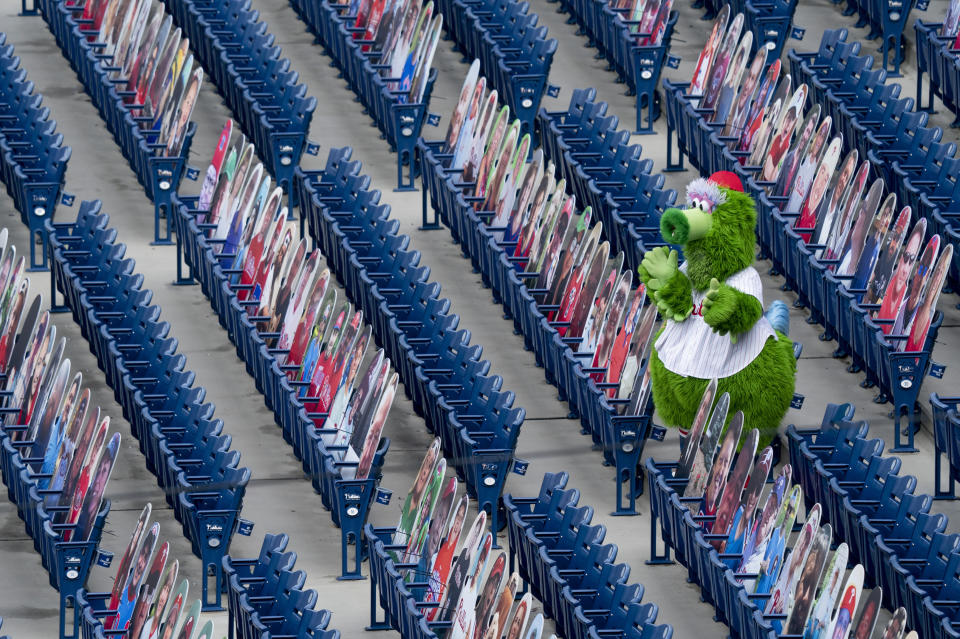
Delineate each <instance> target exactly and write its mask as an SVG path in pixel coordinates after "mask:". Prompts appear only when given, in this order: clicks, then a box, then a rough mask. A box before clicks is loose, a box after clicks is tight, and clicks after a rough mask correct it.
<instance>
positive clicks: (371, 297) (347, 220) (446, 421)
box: [297, 148, 525, 530]
mask: <svg viewBox="0 0 960 639" xmlns="http://www.w3.org/2000/svg"><path fill="white" fill-rule="evenodd" d="M351 153H352V150H351V149H350V148H344V149H333V150H331V151H330V155H329V157H328V160H327V166H326V168H324V169H323V170H321V171H311V172H304V171H302V170H300V169H298V173H297V186H298V189H299V190H300V203H301V215H303V216H304V217H305V218H306V220H307V226H308V229H309V233H310V236H311V237H312V238H313V240H314V244H315V245H316V246H317V247H318V248H320V250H321V252H322V253H323V255H324V256H326V259H327V265H328V267H329V268H330V270H331V272H332V273H334V274H335V275H336V276H337V278H338V280H339V281H340V282H341V283H342V284H343V286H344V288H345V289H346V292H347V296H348V298H349V299H350V300H351V301H352V302H353V303H354V304H355V306H356V307H357V308H358V309H360V310H362V311H363V313H364V317H366V318H367V319H368V320H369V321H370V322H371V324H372V325H373V335H374V338H375V339H376V340H377V342H378V343H379V344H380V345H381V346H382V347H383V348H384V350H385V352H386V355H387V357H389V358H390V361H391V362H392V364H393V366H394V367H395V368H396V369H397V372H398V373H399V374H400V380H401V381H402V382H403V386H404V389H405V391H406V393H407V396H408V397H410V399H411V400H412V401H413V407H414V410H415V411H416V412H417V414H419V415H422V416H423V417H424V419H425V421H426V425H427V428H428V429H429V430H430V431H431V432H433V433H434V434H436V435H437V436H438V437H440V440H441V443H442V446H443V451H444V454H445V455H446V456H447V458H448V460H449V466H452V467H453V468H455V469H456V471H457V475H458V477H459V478H460V480H461V481H464V482H465V483H466V486H467V491H468V492H469V494H470V495H471V497H473V498H474V499H476V500H477V501H478V506H479V507H480V508H481V509H485V510H487V511H488V513H489V516H490V517H491V524H492V526H493V529H494V530H497V529H498V528H499V527H500V526H501V525H502V524H503V519H502V514H501V513H500V509H501V508H502V507H501V506H500V496H501V494H502V492H503V486H504V483H505V482H506V478H507V474H508V472H510V470H511V469H512V466H513V454H514V449H515V448H516V444H517V438H518V437H519V434H520V427H521V425H522V424H523V419H524V416H525V411H524V409H523V408H519V407H513V401H514V394H513V392H511V391H508V390H504V389H503V388H502V384H503V380H502V378H501V377H500V376H499V375H493V374H491V373H490V362H489V361H487V360H484V359H481V357H482V351H483V349H482V347H481V346H480V345H479V344H472V345H471V344H470V331H469V330H466V329H458V328H457V326H458V324H459V322H460V318H459V316H457V315H454V314H453V313H451V309H450V302H449V300H447V299H444V298H441V297H440V285H439V284H438V283H437V282H430V281H429V277H430V267H429V266H426V265H421V264H420V253H419V251H412V250H409V249H408V248H407V247H408V245H409V242H410V238H409V237H408V236H406V235H401V234H400V233H399V226H400V223H399V222H398V221H397V220H395V219H390V217H389V215H390V207H389V205H386V204H380V203H379V200H380V192H379V191H377V190H372V189H371V188H370V178H369V177H368V176H365V175H361V173H360V171H361V164H360V162H359V161H356V160H351V159H350V156H351Z"/></svg>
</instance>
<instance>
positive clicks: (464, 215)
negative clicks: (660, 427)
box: [420, 141, 673, 513]
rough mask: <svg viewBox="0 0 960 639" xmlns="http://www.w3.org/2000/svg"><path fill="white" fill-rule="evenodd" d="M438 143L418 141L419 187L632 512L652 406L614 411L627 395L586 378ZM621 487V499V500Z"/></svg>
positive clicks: (588, 373) (588, 372)
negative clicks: (628, 412)
mask: <svg viewBox="0 0 960 639" xmlns="http://www.w3.org/2000/svg"><path fill="white" fill-rule="evenodd" d="M439 144H440V143H434V142H424V141H421V143H420V157H421V161H422V170H421V175H422V176H423V179H424V187H423V188H424V194H425V195H426V193H427V192H429V194H430V200H431V202H432V204H433V208H434V210H436V211H437V212H438V213H439V216H440V219H442V220H443V222H444V224H446V226H447V227H448V228H449V229H450V232H451V234H452V235H453V237H454V240H455V241H457V242H459V244H460V248H461V250H462V251H463V252H464V253H465V254H466V255H467V256H469V257H470V259H471V260H472V262H473V264H474V266H475V267H476V268H477V270H478V271H479V272H480V274H481V276H482V277H483V280H484V282H485V283H486V284H487V285H488V286H490V288H491V289H492V292H493V295H494V299H495V300H497V301H499V302H500V303H501V304H502V305H503V308H504V310H505V311H506V313H507V314H508V315H509V316H511V317H512V318H513V323H514V328H515V331H516V332H517V333H519V334H522V335H523V336H524V342H525V344H526V347H527V348H530V349H532V350H533V352H534V354H535V355H536V360H537V364H538V365H540V366H542V367H543V369H544V375H545V376H546V378H547V381H548V382H550V383H551V384H554V385H555V386H556V387H557V388H558V389H559V391H560V397H561V401H562V400H564V399H565V400H566V401H567V402H568V403H569V406H570V409H571V410H572V411H573V412H574V414H575V415H578V416H579V417H580V422H581V424H582V426H583V429H584V432H585V433H590V434H591V436H592V438H593V441H594V442H595V443H596V444H598V445H599V446H600V447H601V449H602V451H603V456H604V461H605V463H609V464H613V465H615V466H616V469H617V478H618V479H617V482H616V486H617V509H618V511H623V512H630V513H632V512H635V509H634V500H635V496H636V495H635V492H634V484H635V480H636V476H635V472H636V470H637V467H638V465H639V461H640V455H641V453H642V451H643V446H644V443H645V441H646V438H647V436H648V434H649V432H648V431H649V427H650V415H652V412H653V411H652V407H650V408H649V409H646V410H642V411H641V414H640V415H638V416H625V415H619V414H618V411H617V408H618V407H619V406H621V405H622V404H625V403H628V402H629V400H621V399H611V398H609V397H608V396H607V390H608V385H605V384H598V383H597V382H596V381H595V380H594V379H593V377H592V373H595V372H597V371H594V370H593V369H590V368H588V367H586V366H584V364H583V360H582V358H580V357H577V355H576V354H575V352H574V348H573V347H574V346H576V344H571V343H570V340H568V339H565V338H564V337H563V336H562V335H561V334H560V332H559V331H558V327H557V325H555V323H551V322H550V321H549V320H548V319H547V311H541V310H540V308H539V307H540V304H539V303H538V302H537V300H536V299H535V298H534V295H533V293H532V292H531V290H530V289H529V288H528V287H527V285H526V283H525V279H526V278H527V277H528V276H529V277H532V275H531V274H530V273H522V272H519V271H517V269H516V268H515V263H516V260H517V258H515V257H513V256H512V255H509V254H508V252H507V251H508V249H510V251H511V252H512V249H513V246H512V244H508V245H506V246H505V245H504V243H503V242H502V241H501V240H500V239H499V233H497V231H498V230H502V229H497V228H493V227H489V226H487V224H486V220H487V219H488V218H489V217H490V215H489V213H490V212H483V211H480V212H478V211H475V210H474V208H473V205H472V201H473V198H472V197H470V196H468V195H467V192H466V191H465V188H467V187H470V186H471V185H469V184H464V183H461V182H459V181H458V178H459V175H458V174H456V173H451V172H449V171H448V170H447V167H448V166H449V162H450V156H449V154H443V153H440V151H441V149H440V148H439ZM668 193H670V194H672V193H673V192H672V191H669V192H668ZM624 487H626V489H627V500H628V501H629V505H628V506H624V505H623V504H624V500H623V489H624ZM638 488H639V487H638Z"/></svg>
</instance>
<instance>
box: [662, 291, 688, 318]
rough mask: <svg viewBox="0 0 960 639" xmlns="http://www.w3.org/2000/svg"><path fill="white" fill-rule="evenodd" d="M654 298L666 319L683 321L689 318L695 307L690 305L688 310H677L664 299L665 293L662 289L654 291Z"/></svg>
mask: <svg viewBox="0 0 960 639" xmlns="http://www.w3.org/2000/svg"><path fill="white" fill-rule="evenodd" d="M653 300H654V302H656V304H657V310H658V311H660V314H661V315H663V318H664V319H672V320H673V321H674V322H682V321H683V320H685V319H687V316H688V315H690V313H691V311H692V310H693V307H690V308H688V309H687V310H686V312H680V311H675V310H674V309H673V308H671V306H670V304H669V303H668V302H667V301H666V299H664V295H663V293H662V292H660V291H654V292H653Z"/></svg>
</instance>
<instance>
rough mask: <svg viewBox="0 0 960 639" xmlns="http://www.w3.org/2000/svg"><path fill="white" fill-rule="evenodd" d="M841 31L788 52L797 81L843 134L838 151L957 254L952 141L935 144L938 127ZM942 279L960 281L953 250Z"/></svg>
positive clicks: (959, 231) (959, 188)
mask: <svg viewBox="0 0 960 639" xmlns="http://www.w3.org/2000/svg"><path fill="white" fill-rule="evenodd" d="M846 36H847V32H846V30H844V29H840V30H836V31H827V32H825V33H824V36H823V40H822V41H821V44H820V50H819V51H818V52H816V53H806V54H800V53H797V52H796V51H791V52H790V53H789V59H790V70H791V73H792V74H793V77H794V78H795V80H796V81H797V82H806V83H807V85H808V86H809V87H810V97H811V98H812V100H813V102H814V103H818V104H822V105H823V108H824V113H825V114H829V115H831V116H833V122H834V126H836V127H837V129H838V130H839V131H840V132H842V133H843V135H844V138H843V143H844V150H850V149H854V148H856V149H858V150H859V152H860V157H861V158H869V159H870V161H871V162H872V163H873V164H874V166H876V167H877V168H878V169H879V170H880V174H881V176H882V177H883V178H884V181H885V182H886V183H887V186H888V187H889V189H890V190H891V191H892V192H894V193H896V194H897V201H898V202H900V203H901V204H903V205H910V207H911V208H912V210H913V220H912V222H916V220H917V219H918V218H919V217H923V218H926V220H927V223H928V225H929V228H930V232H931V233H939V234H940V236H941V237H942V238H943V239H944V240H945V241H950V242H953V243H954V251H955V252H957V253H960V250H958V249H960V222H958V221H957V220H956V217H957V215H956V213H954V212H953V211H954V209H955V208H956V206H957V204H958V203H960V156H957V155H956V145H955V144H953V143H948V142H941V139H942V137H943V130H942V129H941V128H940V127H928V126H926V124H927V118H928V114H927V113H925V112H922V111H916V110H914V107H915V106H916V105H915V104H914V101H913V98H909V97H908V98H899V97H898V96H899V94H900V85H897V84H892V83H891V84H887V83H886V78H887V73H886V71H884V70H882V69H873V68H872V66H873V64H872V63H873V58H872V57H871V56H869V55H866V56H860V55H857V53H858V52H859V49H860V43H859V42H853V43H848V42H846ZM950 282H951V284H952V285H954V286H955V287H957V286H958V285H960V255H957V254H955V255H954V258H953V264H952V265H951V268H950Z"/></svg>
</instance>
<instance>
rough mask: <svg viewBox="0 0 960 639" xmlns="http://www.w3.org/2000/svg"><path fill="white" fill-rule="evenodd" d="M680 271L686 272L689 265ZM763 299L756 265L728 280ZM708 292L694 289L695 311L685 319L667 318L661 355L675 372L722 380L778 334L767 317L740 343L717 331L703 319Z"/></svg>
mask: <svg viewBox="0 0 960 639" xmlns="http://www.w3.org/2000/svg"><path fill="white" fill-rule="evenodd" d="M680 271H682V272H683V273H686V271H687V265H686V264H683V265H682V266H681V267H680ZM724 284H726V285H727V286H730V287H732V288H735V289H737V290H738V291H741V292H743V293H746V294H748V295H752V296H753V297H755V298H757V299H758V300H760V305H761V306H762V305H763V284H762V282H761V281H760V275H759V273H757V271H756V270H755V269H754V268H753V267H747V268H745V269H743V270H742V271H740V272H738V273H734V274H733V275H731V276H730V277H729V278H727V280H726V282H724ZM705 296H706V291H702V292H701V291H697V290H696V289H694V290H693V312H692V313H691V314H690V315H689V316H688V317H687V318H686V319H685V320H683V321H682V322H675V321H673V320H667V324H666V326H665V327H664V329H663V333H661V334H660V337H659V338H658V339H657V342H656V344H655V347H656V349H657V356H658V357H659V358H660V361H661V362H663V365H664V366H665V367H666V368H667V370H669V371H670V372H672V373H676V374H677V375H683V376H684V377H697V378H700V379H713V378H717V379H721V378H724V377H730V376H731V375H734V374H735V373H739V372H740V371H741V370H743V369H744V368H746V367H747V366H748V365H749V364H750V362H752V361H753V360H754V359H755V358H756V357H757V355H759V354H760V351H762V350H763V347H764V345H765V344H766V343H767V338H768V337H773V338H774V339H777V334H776V332H775V331H774V330H773V327H772V326H771V325H770V322H769V321H768V320H767V318H766V317H763V316H761V317H760V319H759V320H757V323H756V324H754V325H753V328H751V329H750V330H749V331H747V332H746V333H744V334H743V335H740V336H739V338H738V339H737V343H736V344H734V343H732V342H731V341H730V336H729V335H720V334H719V333H716V332H714V330H713V328H711V327H710V325H709V324H707V323H706V322H705V321H704V320H703V298H704V297H705Z"/></svg>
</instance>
